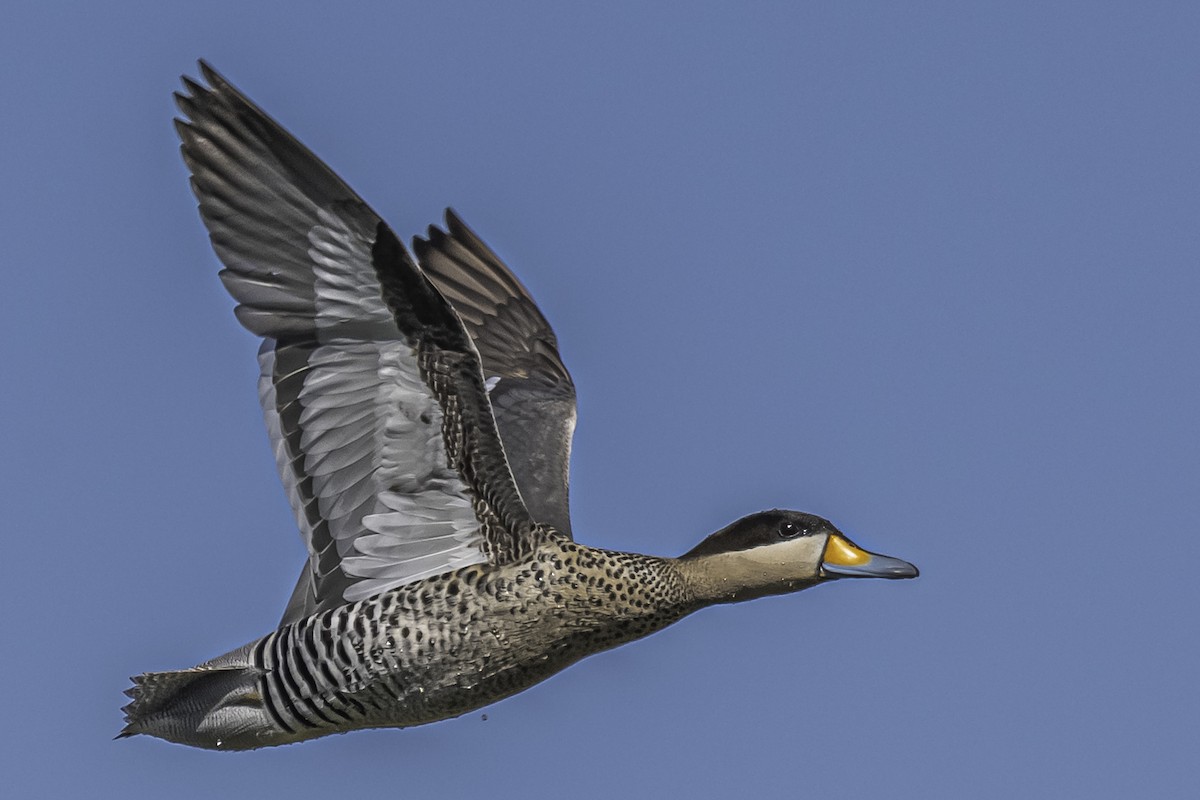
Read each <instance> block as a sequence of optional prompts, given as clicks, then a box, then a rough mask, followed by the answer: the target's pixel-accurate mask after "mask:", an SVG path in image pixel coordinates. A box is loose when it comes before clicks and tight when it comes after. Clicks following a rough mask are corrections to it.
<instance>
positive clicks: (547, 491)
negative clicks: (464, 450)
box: [413, 209, 575, 535]
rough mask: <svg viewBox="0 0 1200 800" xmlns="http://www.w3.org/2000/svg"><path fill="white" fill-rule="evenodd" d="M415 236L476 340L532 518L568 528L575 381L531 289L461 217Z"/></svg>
mask: <svg viewBox="0 0 1200 800" xmlns="http://www.w3.org/2000/svg"><path fill="white" fill-rule="evenodd" d="M446 229H447V231H448V233H447V232H446V231H442V230H440V229H438V228H435V227H432V226H431V227H430V228H429V234H428V238H427V239H421V238H415V239H413V250H414V251H415V252H416V254H417V260H418V261H419V262H420V264H421V269H422V270H423V271H424V272H425V274H426V275H427V276H428V277H429V279H430V280H431V281H433V283H434V285H435V286H437V288H438V289H439V290H441V293H442V295H443V296H444V297H445V298H446V299H447V300H449V301H450V302H451V304H452V305H453V306H454V308H455V310H457V311H458V314H459V316H460V317H461V318H462V321H463V324H464V325H465V326H466V328H467V331H468V332H469V333H470V334H471V338H472V339H474V340H475V347H476V348H477V349H478V350H479V358H480V360H481V361H482V362H483V373H484V375H485V376H486V377H487V378H488V386H489V389H488V393H489V395H490V397H491V401H492V410H493V411H494V412H495V414H496V425H497V427H498V428H499V429H500V438H501V439H502V440H503V442H504V452H505V453H506V454H507V455H508V463H509V466H510V467H512V471H513V477H514V478H516V481H517V487H518V488H519V489H520V490H521V496H522V497H523V498H524V499H525V505H526V506H528V507H529V511H530V513H531V514H532V515H533V517H534V519H537V520H538V521H539V522H545V523H549V524H551V525H553V526H554V527H555V528H557V529H558V530H560V531H562V532H563V533H565V534H567V535H570V533H571V514H570V508H569V506H568V491H567V487H568V483H569V469H570V461H571V435H572V433H574V431H575V384H574V383H572V382H571V375H570V374H569V373H568V372H567V368H566V367H565V366H563V363H562V359H561V358H560V357H559V355H558V340H557V339H556V338H555V336H554V331H553V330H551V329H550V323H548V322H547V321H546V318H545V317H543V316H542V312H540V311H539V310H538V307H537V305H535V304H534V302H533V298H532V297H530V296H529V292H528V291H527V290H526V289H525V287H524V286H522V285H521V282H520V281H518V280H517V278H516V276H514V275H513V274H512V272H511V271H510V270H509V269H508V267H506V266H505V265H504V263H503V262H502V261H501V260H500V258H499V256H497V255H496V254H495V253H494V252H492V250H491V248H489V247H488V246H487V245H486V244H484V243H483V242H482V241H481V240H480V239H479V237H478V236H476V235H475V234H474V233H473V232H472V231H471V230H470V229H469V228H468V227H467V226H466V225H464V224H463V221H462V220H461V219H459V217H458V215H457V214H455V213H454V211H453V210H451V209H446Z"/></svg>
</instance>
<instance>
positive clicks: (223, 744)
mask: <svg viewBox="0 0 1200 800" xmlns="http://www.w3.org/2000/svg"><path fill="white" fill-rule="evenodd" d="M224 746H225V742H224V741H223V740H221V739H217V747H224Z"/></svg>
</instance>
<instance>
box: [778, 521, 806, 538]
mask: <svg viewBox="0 0 1200 800" xmlns="http://www.w3.org/2000/svg"><path fill="white" fill-rule="evenodd" d="M806 533H808V528H807V527H801V526H799V525H797V524H796V523H794V522H787V521H784V522H781V523H779V535H780V536H782V537H783V538H784V539H795V538H796V537H797V536H803V535H804V534H806Z"/></svg>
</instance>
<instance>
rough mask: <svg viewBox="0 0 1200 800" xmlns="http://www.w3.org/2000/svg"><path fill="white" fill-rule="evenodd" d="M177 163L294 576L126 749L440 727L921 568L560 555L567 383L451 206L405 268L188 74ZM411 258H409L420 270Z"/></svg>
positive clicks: (274, 136)
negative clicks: (275, 476)
mask: <svg viewBox="0 0 1200 800" xmlns="http://www.w3.org/2000/svg"><path fill="white" fill-rule="evenodd" d="M200 69H201V73H202V75H203V79H204V81H205V83H206V84H207V85H205V84H201V83H198V82H195V81H192V80H190V79H188V78H186V77H185V78H184V84H185V87H186V92H184V93H180V94H177V95H176V99H177V102H178V105H179V108H180V109H181V111H182V113H183V115H184V116H185V117H186V118H185V119H181V120H176V125H177V128H178V132H179V136H180V138H181V139H182V146H181V150H182V153H183V159H184V161H185V162H186V164H187V166H188V168H189V170H190V171H191V174H192V188H193V190H194V192H195V194H196V197H197V199H198V201H199V207H200V215H201V217H202V218H203V220H204V224H205V225H206V226H207V228H208V231H209V234H210V236H211V239H212V245H213V248H214V249H215V250H216V253H217V256H218V257H219V258H220V260H221V262H222V263H223V264H224V266H225V268H224V269H223V270H222V271H221V273H220V277H221V280H222V282H223V283H224V285H225V287H226V289H228V291H229V293H230V294H231V295H233V297H234V299H235V300H236V301H237V303H238V305H237V308H236V309H235V313H236V315H237V319H238V320H239V321H240V322H241V324H242V325H243V326H245V327H246V328H247V329H248V330H249V331H250V332H251V333H254V334H255V335H257V336H259V337H261V339H262V346H261V347H260V349H259V351H258V363H259V367H260V377H259V384H258V387H259V389H258V391H259V398H260V400H261V402H262V408H263V415H264V417H265V420H266V426H267V431H268V433H269V435H270V440H271V444H272V446H273V448H274V452H275V458H276V462H277V465H278V467H279V474H280V476H281V477H282V479H283V485H284V489H285V491H286V492H287V495H288V498H289V500H290V501H291V506H292V509H293V510H294V512H295V515H296V522H297V525H298V526H299V528H300V531H301V534H302V535H303V538H304V542H305V545H306V547H307V549H308V560H307V562H306V564H305V566H304V569H303V571H302V573H301V575H300V579H299V581H298V582H297V584H296V588H295V591H294V592H293V593H292V596H291V599H290V601H289V602H288V604H287V608H286V611H285V612H284V615H283V619H282V620H281V622H280V625H279V627H278V628H277V629H276V630H275V631H273V632H271V633H269V634H267V635H266V636H264V637H262V638H261V639H258V640H257V641H254V642H251V643H250V644H247V645H245V646H244V647H240V648H238V649H236V650H233V651H232V652H230V653H227V654H225V655H223V656H220V657H218V658H214V659H212V660H211V661H206V662H204V663H203V664H200V665H198V666H195V667H192V668H190V669H184V670H178V671H171V672H148V673H145V674H142V675H139V676H137V677H135V678H134V679H133V686H132V688H130V689H129V690H128V691H127V694H128V695H129V696H130V698H131V702H130V703H129V704H128V705H127V706H125V709H124V711H125V715H126V725H125V727H124V729H123V730H122V731H121V733H120V736H122V737H124V736H133V735H135V734H147V735H150V736H155V737H159V738H161V739H166V740H168V741H172V742H179V743H182V744H187V745H192V746H195V747H203V748H210V749H220V750H247V749H252V748H257V747H265V746H268V745H279V744H286V743H289V742H299V741H303V740H305V739H312V738H315V737H318V736H324V735H326V734H330V733H343V732H346V731H351V730H356V729H361V728H379V727H407V726H412V725H421V724H423V723H427V722H433V721H435V720H441V719H446V718H449V717H454V716H458V715H460V714H463V713H466V712H468V711H471V710H474V709H477V708H480V707H482V706H486V705H488V704H489V703H493V702H495V701H497V700H499V699H501V698H504V697H507V696H509V695H512V694H514V693H516V692H519V691H521V690H523V689H526V688H528V687H530V686H532V685H534V684H536V683H538V682H539V681H541V680H544V679H545V678H547V677H549V676H550V675H553V674H554V673H556V672H558V671H559V670H561V669H563V668H565V667H567V666H568V665H570V664H572V663H574V662H575V661H578V660H579V659H581V658H583V657H585V656H588V655H591V654H593V653H598V652H600V651H602V650H607V649H609V648H612V647H615V646H617V645H620V644H622V643H624V642H628V641H631V640H634V639H637V638H640V637H642V636H646V635H647V634H650V633H653V632H654V631H657V630H659V629H661V628H663V627H665V626H667V625H670V624H671V623H673V622H675V621H676V620H678V619H680V618H681V617H683V616H685V615H687V614H690V613H692V612H693V611H696V610H698V609H700V608H704V607H705V606H709V605H713V604H716V603H730V602H737V601H741V600H749V599H752V598H756V597H762V596H764V595H772V594H783V593H787V592H796V591H799V590H801V589H807V588H809V587H811V586H815V585H817V584H819V583H822V582H826V581H830V580H834V579H839V578H847V577H874V578H912V577H915V576H916V575H917V569H916V568H915V567H914V566H912V565H911V564H909V563H907V562H905V561H901V560H899V559H895V558H889V557H887V556H881V555H876V554H873V553H869V552H866V551H865V550H862V549H860V548H859V547H857V546H855V545H854V544H853V543H852V542H851V541H850V540H849V539H848V538H847V537H846V536H845V535H843V534H842V533H841V532H839V531H838V530H837V528H835V527H834V526H833V525H832V524H831V523H830V522H829V521H828V520H825V519H822V518H821V517H818V516H814V515H812V514H805V513H801V512H797V511H780V510H775V511H764V512H761V513H757V514H752V515H750V516H748V517H745V518H744V519H741V520H739V521H737V522H734V523H733V524H732V525H729V526H728V527H726V528H724V529H723V530H720V531H718V532H716V533H714V534H712V535H711V536H709V537H708V538H706V539H704V540H703V541H702V542H701V543H700V544H699V545H697V546H696V547H695V548H694V549H692V550H691V551H690V552H688V553H685V554H684V555H682V556H680V557H678V558H667V557H659V556H648V555H640V554H637V553H623V552H614V551H609V550H602V549H599V548H594V547H588V546H586V545H583V544H579V543H577V542H575V541H574V539H573V537H572V532H571V523H570V515H569V512H568V462H569V458H570V449H571V436H572V433H573V431H574V428H575V389H574V385H573V383H572V381H571V376H570V374H569V373H568V372H567V369H566V367H565V366H563V363H562V360H561V359H560V357H559V353H558V345H557V341H556V339H555V336H554V333H553V332H552V331H551V329H550V325H549V324H548V323H547V322H546V319H545V317H543V316H542V314H541V312H540V311H539V310H538V308H537V306H536V305H535V304H534V302H533V300H532V298H531V297H530V296H529V293H528V292H527V291H526V290H525V288H524V287H523V286H522V285H521V283H520V282H519V281H518V280H517V279H516V277H514V275H513V274H512V272H510V271H509V269H508V268H507V267H506V266H505V265H504V264H503V263H502V262H501V261H500V259H499V258H498V257H497V256H496V254H495V253H494V252H492V250H491V249H490V248H489V247H488V246H487V245H485V244H484V243H483V242H482V241H481V240H480V239H479V237H477V236H476V235H475V234H474V233H473V232H472V231H471V230H469V229H468V228H467V226H466V225H464V224H463V222H462V220H460V219H459V217H458V216H457V215H456V214H455V213H454V212H453V211H447V212H446V223H445V229H444V230H443V229H439V228H436V227H430V228H429V231H428V233H427V235H426V236H425V237H424V238H416V239H414V241H413V246H412V249H411V251H410V250H409V249H406V248H405V246H404V244H402V243H401V241H400V240H399V239H398V238H397V237H396V235H395V234H394V233H393V232H392V230H391V228H389V227H388V226H387V224H386V223H384V222H383V220H381V219H380V218H379V216H378V215H377V214H376V213H375V212H374V211H372V210H371V209H370V207H368V206H367V204H366V203H364V202H363V201H362V200H361V199H360V198H359V197H358V196H357V195H356V194H355V193H354V192H353V191H351V189H350V188H349V187H348V186H347V185H346V184H345V183H343V182H342V180H341V179H340V178H339V177H338V176H337V175H335V174H334V173H333V172H332V171H331V170H330V169H329V168H328V167H327V166H326V165H325V164H324V163H322V162H321V161H320V160H319V159H318V158H317V157H316V156H315V155H313V154H312V153H311V152H310V151H309V150H308V149H307V148H305V147H304V145H302V144H300V143H299V142H298V141H297V140H296V139H294V138H293V137H292V136H291V135H290V134H288V133H287V132H286V131H285V130H284V129H283V128H282V127H280V126H279V125H278V124H277V123H275V122H274V121H273V120H272V119H271V118H270V117H268V116H267V115H266V114H265V113H263V112H262V111H261V110H260V109H259V108H258V107H257V106H255V105H254V104H253V103H251V102H250V100H249V99H247V98H246V97H245V96H244V95H243V94H242V93H241V92H239V91H238V90H237V89H235V88H234V87H233V86H232V85H230V83H229V82H228V81H226V80H225V79H224V78H223V77H222V76H221V75H219V74H218V73H217V72H215V71H214V70H213V69H212V68H211V67H209V66H208V65H206V64H204V63H201V65H200ZM414 256H415V258H414Z"/></svg>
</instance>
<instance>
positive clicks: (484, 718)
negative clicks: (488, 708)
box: [480, 714, 487, 722]
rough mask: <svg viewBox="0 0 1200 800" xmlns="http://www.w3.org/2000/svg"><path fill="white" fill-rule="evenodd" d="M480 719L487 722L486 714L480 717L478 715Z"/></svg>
mask: <svg viewBox="0 0 1200 800" xmlns="http://www.w3.org/2000/svg"><path fill="white" fill-rule="evenodd" d="M480 719H481V720H483V721H484V722H487V714H484V715H483V716H482V717H480Z"/></svg>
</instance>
